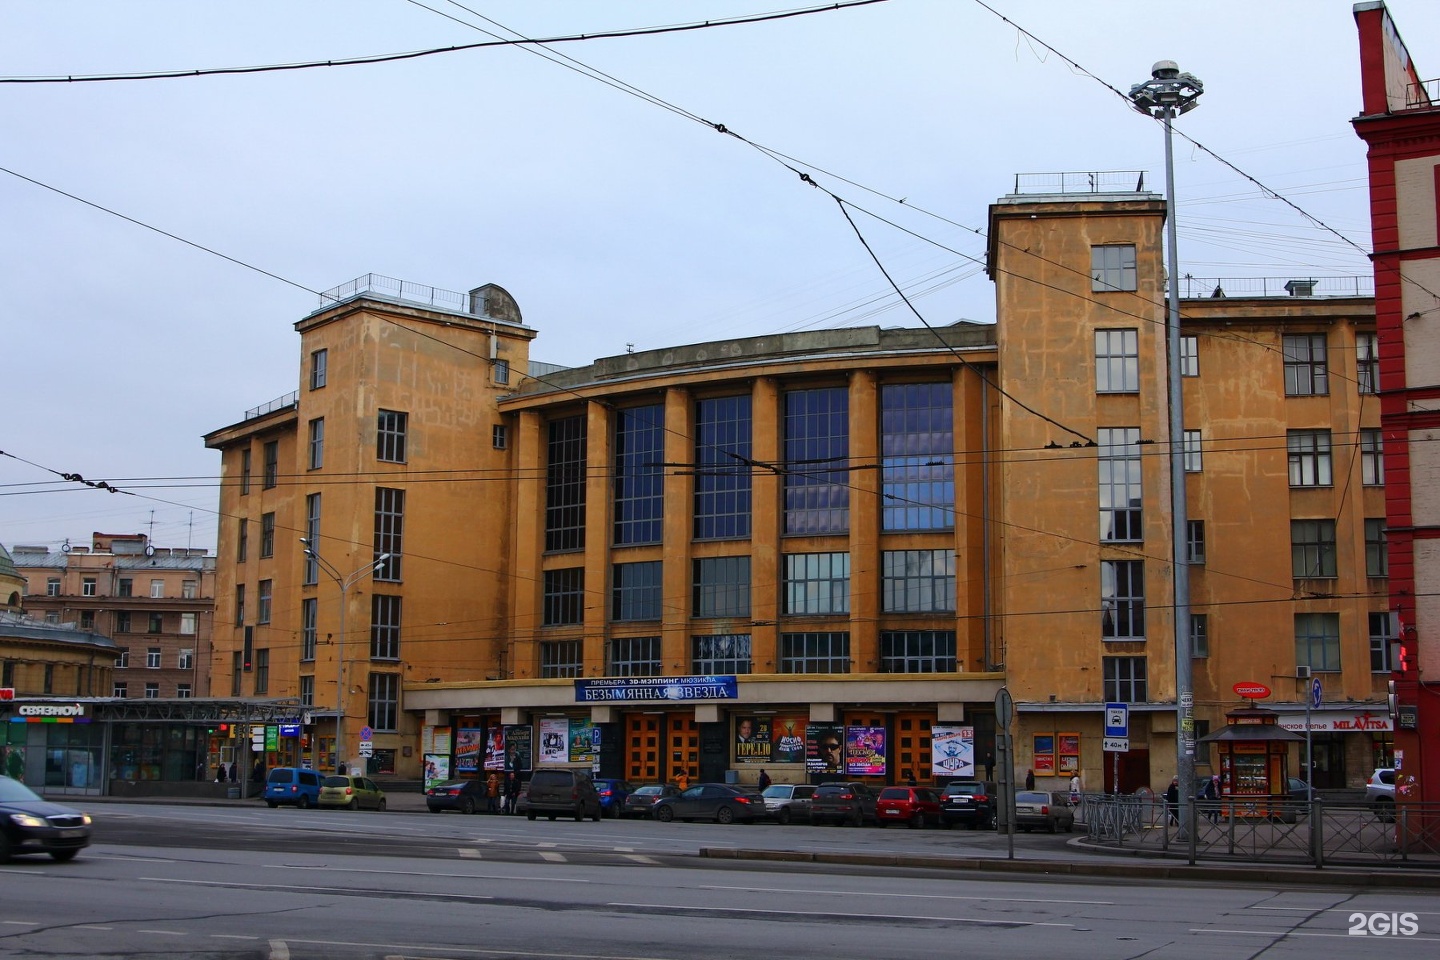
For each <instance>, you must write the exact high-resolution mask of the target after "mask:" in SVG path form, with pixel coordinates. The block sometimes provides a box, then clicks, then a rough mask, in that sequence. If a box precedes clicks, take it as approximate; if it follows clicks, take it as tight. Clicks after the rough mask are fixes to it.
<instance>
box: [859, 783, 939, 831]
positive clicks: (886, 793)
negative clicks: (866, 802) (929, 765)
mask: <svg viewBox="0 0 1440 960" xmlns="http://www.w3.org/2000/svg"><path fill="white" fill-rule="evenodd" d="M875 822H876V824H878V825H879V826H882V827H887V826H889V825H890V824H892V823H903V824H905V825H906V826H909V827H938V826H939V825H940V795H939V794H937V793H936V792H935V791H934V790H931V789H930V788H929V787H886V788H885V789H884V790H881V791H880V796H879V798H878V799H877V800H876V801H875Z"/></svg>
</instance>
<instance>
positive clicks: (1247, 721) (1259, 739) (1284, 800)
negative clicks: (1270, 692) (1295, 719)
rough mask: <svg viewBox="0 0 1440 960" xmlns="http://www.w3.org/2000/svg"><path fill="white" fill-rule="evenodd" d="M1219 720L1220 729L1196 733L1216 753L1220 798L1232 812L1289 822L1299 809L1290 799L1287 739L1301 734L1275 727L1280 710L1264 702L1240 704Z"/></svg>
mask: <svg viewBox="0 0 1440 960" xmlns="http://www.w3.org/2000/svg"><path fill="white" fill-rule="evenodd" d="M1225 720H1226V724H1225V727H1224V728H1223V729H1221V730H1218V731H1216V732H1215V733H1212V734H1209V735H1208V736H1204V737H1201V738H1200V742H1201V743H1213V744H1215V747H1216V749H1217V751H1218V752H1219V763H1218V764H1217V769H1219V771H1220V799H1221V802H1222V803H1224V804H1225V806H1226V807H1233V809H1234V813H1235V816H1236V817H1260V818H1264V819H1278V820H1287V821H1290V822H1293V821H1294V820H1295V816H1296V814H1297V813H1298V812H1299V810H1298V809H1297V808H1296V806H1295V804H1294V802H1293V801H1292V800H1291V798H1290V790H1289V783H1288V781H1289V777H1290V773H1289V757H1290V744H1292V743H1296V742H1299V743H1304V742H1305V738H1304V737H1303V736H1301V735H1300V734H1298V733H1293V732H1292V731H1289V730H1286V729H1285V728H1284V727H1282V726H1280V723H1279V720H1280V715H1279V714H1278V713H1276V712H1275V711H1274V710H1267V709H1265V708H1264V707H1253V706H1252V707H1242V708H1241V709H1239V710H1233V711H1231V712H1230V713H1227V714H1226V715H1225ZM1194 788H1195V785H1194V784H1191V785H1190V789H1191V790H1193V789H1194Z"/></svg>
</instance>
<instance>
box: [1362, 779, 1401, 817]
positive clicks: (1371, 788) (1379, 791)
mask: <svg viewBox="0 0 1440 960" xmlns="http://www.w3.org/2000/svg"><path fill="white" fill-rule="evenodd" d="M1365 803H1366V804H1367V805H1369V806H1370V807H1372V808H1373V809H1374V810H1375V816H1377V817H1379V818H1380V819H1381V820H1383V821H1385V822H1387V823H1390V822H1393V821H1394V819H1395V768H1394V767H1376V768H1375V772H1374V773H1372V774H1370V780H1369V781H1368V782H1367V783H1366V784H1365Z"/></svg>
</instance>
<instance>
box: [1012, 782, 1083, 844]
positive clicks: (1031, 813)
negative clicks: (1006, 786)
mask: <svg viewBox="0 0 1440 960" xmlns="http://www.w3.org/2000/svg"><path fill="white" fill-rule="evenodd" d="M1015 826H1017V827H1019V828H1020V829H1021V830H1024V831H1025V832H1026V833H1029V832H1030V831H1031V830H1033V829H1035V828H1036V827H1039V828H1040V829H1042V830H1048V831H1049V832H1050V833H1054V832H1055V831H1056V830H1064V831H1065V832H1066V833H1069V832H1070V831H1071V830H1073V829H1074V828H1075V811H1074V810H1072V809H1070V804H1069V802H1068V798H1066V799H1057V795H1055V794H1050V793H1045V792H1044V791H1040V790H1021V791H1019V792H1018V793H1016V794H1015Z"/></svg>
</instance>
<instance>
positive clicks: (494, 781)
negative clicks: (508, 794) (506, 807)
mask: <svg viewBox="0 0 1440 960" xmlns="http://www.w3.org/2000/svg"><path fill="white" fill-rule="evenodd" d="M485 809H486V810H487V811H489V812H490V813H499V812H500V774H498V773H491V774H490V776H488V777H486V778H485Z"/></svg>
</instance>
